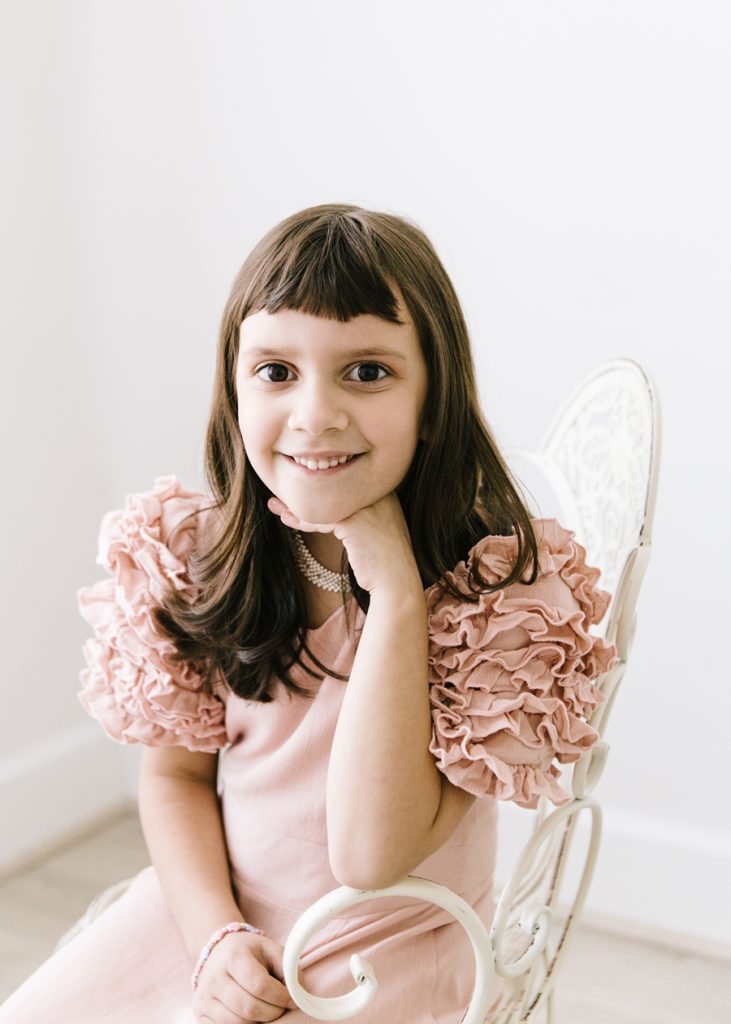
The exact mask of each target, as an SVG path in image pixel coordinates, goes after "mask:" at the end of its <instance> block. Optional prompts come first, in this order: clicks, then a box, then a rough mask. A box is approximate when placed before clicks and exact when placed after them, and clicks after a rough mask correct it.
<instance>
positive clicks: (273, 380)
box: [256, 363, 287, 384]
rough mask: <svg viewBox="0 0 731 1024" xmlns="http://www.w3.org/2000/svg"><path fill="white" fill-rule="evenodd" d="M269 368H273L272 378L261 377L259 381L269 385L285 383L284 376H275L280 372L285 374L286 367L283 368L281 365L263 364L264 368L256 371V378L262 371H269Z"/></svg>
mask: <svg viewBox="0 0 731 1024" xmlns="http://www.w3.org/2000/svg"><path fill="white" fill-rule="evenodd" d="M271 367H273V368H274V370H275V376H274V377H271V376H269V377H262V378H260V379H261V380H268V381H269V383H270V384H282V383H283V381H285V380H286V379H287V378H286V376H285V377H279V376H276V374H277V373H280V372H281V371H282V370H283V371H284V373H285V374H286V373H287V367H286V366H283V365H282V364H281V363H265V364H264V366H260V367H259V369H258V370H257V371H256V376H257V377H258V376H259V374H260V373H261V371H262V370H269V369H270V368H271Z"/></svg>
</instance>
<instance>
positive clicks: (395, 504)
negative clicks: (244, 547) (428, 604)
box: [267, 491, 421, 595]
mask: <svg viewBox="0 0 731 1024" xmlns="http://www.w3.org/2000/svg"><path fill="white" fill-rule="evenodd" d="M267 506H268V508H269V509H270V511H271V512H274V513H275V515H278V516H280V517H281V520H282V522H283V523H284V524H285V526H289V527H291V528H292V529H293V530H302V531H303V532H309V533H334V534H335V536H336V537H337V538H338V540H340V541H342V543H343V545H344V546H345V549H346V551H347V552H348V561H349V562H350V565H351V567H352V569H353V572H354V573H355V578H356V579H357V581H358V584H359V586H361V587H363V589H364V590H367V591H368V592H369V593H370V594H371V595H372V594H373V593H374V592H375V591H381V590H396V591H398V592H401V590H402V588H403V587H404V586H405V585H406V586H414V585H415V584H418V586H419V588H421V577H420V575H419V569H418V566H417V564H416V558H415V556H414V549H413V547H412V545H411V537H410V536H409V528H408V526H407V525H406V520H405V518H404V513H403V509H402V508H401V502H400V501H399V499H398V495H397V494H396V492H395V491H391V492H390V493H389V494H386V495H384V496H383V497H382V498H379V499H378V501H375V502H374V503H373V504H372V505H366V507H365V508H361V509H359V510H358V511H357V512H354V513H353V514H352V515H351V516H346V518H345V519H341V520H340V522H337V523H309V522H306V521H305V520H303V519H299V518H298V517H297V516H296V515H295V514H294V513H293V512H292V511H291V510H290V509H288V508H287V506H286V505H285V504H284V502H282V501H280V500H279V498H276V497H271V498H270V499H269V501H268V502H267Z"/></svg>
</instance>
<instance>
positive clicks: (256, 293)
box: [248, 215, 404, 324]
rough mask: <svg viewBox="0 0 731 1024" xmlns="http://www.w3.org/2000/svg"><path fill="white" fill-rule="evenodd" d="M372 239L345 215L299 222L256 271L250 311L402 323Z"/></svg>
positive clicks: (382, 262) (330, 318)
mask: <svg viewBox="0 0 731 1024" xmlns="http://www.w3.org/2000/svg"><path fill="white" fill-rule="evenodd" d="M374 243H375V240H374V238H373V236H372V235H370V234H369V233H368V231H367V229H364V228H363V226H362V225H361V224H360V223H359V222H358V221H356V220H354V219H352V218H350V217H348V216H347V215H345V216H343V215H341V216H336V217H334V218H332V217H330V218H328V219H327V220H325V219H318V220H316V221H315V222H314V223H309V224H306V225H302V224H300V225H297V226H296V227H294V229H293V230H291V231H288V232H286V233H285V234H284V236H283V237H282V238H280V239H279V240H278V244H277V245H276V247H275V249H274V251H273V252H272V253H271V255H270V258H269V259H268V260H267V261H266V263H265V266H264V267H262V268H261V270H260V274H259V275H257V277H258V280H257V281H256V282H255V284H254V288H253V289H252V291H251V293H250V295H249V303H248V305H249V312H256V311H258V310H260V309H265V310H266V311H267V312H268V313H276V312H277V311H278V310H280V309H292V310H296V311H298V312H301V313H310V314H311V315H312V316H319V317H325V318H326V319H329V320H340V321H343V322H347V321H349V320H352V319H353V317H356V316H361V315H364V314H368V313H370V314H372V315H373V316H378V317H381V318H382V319H383V320H389V321H391V322H392V323H395V324H403V323H404V321H403V320H401V319H400V318H399V315H398V299H397V298H396V295H395V294H394V292H393V291H392V288H391V285H390V284H389V276H391V278H392V275H389V274H388V273H387V270H386V267H385V266H384V260H383V258H382V256H381V253H380V252H379V251H378V250H377V249H376V245H375V244H374ZM392 282H393V283H395V281H393V278H392Z"/></svg>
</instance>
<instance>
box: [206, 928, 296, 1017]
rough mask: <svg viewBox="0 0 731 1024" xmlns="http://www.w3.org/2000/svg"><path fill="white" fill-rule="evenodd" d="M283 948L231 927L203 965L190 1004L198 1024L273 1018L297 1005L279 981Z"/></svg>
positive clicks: (282, 974) (280, 978)
mask: <svg viewBox="0 0 731 1024" xmlns="http://www.w3.org/2000/svg"><path fill="white" fill-rule="evenodd" d="M283 952H284V947H283V946H280V945H279V943H278V942H275V941H274V939H270V938H268V937H267V936H266V935H256V934H254V933H253V932H231V933H230V934H229V935H226V936H225V937H224V938H223V939H221V941H220V942H219V943H218V945H216V946H214V947H213V950H212V951H211V955H210V956H209V957H208V959H207V960H206V962H205V964H204V965H203V970H202V971H201V973H200V975H199V977H198V987H197V988H196V990H195V992H194V993H193V1003H192V1009H193V1013H194V1014H195V1016H196V1019H197V1020H199V1021H201V1022H202V1024H252V1022H254V1021H263V1020H276V1019H277V1018H278V1017H281V1016H282V1014H283V1013H284V1011H285V1010H294V1009H296V1008H297V1004H296V1003H295V1001H294V1000H293V999H292V997H291V996H290V994H289V992H288V991H287V988H286V986H285V985H284V984H283V979H284V969H283V966H282V954H283Z"/></svg>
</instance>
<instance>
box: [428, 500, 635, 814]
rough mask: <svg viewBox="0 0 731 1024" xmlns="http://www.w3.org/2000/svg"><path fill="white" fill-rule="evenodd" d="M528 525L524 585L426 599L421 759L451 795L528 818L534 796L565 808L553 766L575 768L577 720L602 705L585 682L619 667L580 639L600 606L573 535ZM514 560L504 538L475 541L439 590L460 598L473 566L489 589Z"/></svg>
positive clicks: (589, 639) (592, 574) (602, 643)
mask: <svg viewBox="0 0 731 1024" xmlns="http://www.w3.org/2000/svg"><path fill="white" fill-rule="evenodd" d="M532 522H533V526H534V529H535V531H536V537H537V542H538V563H539V570H540V575H539V578H538V579H537V580H536V582H535V583H533V584H532V585H530V586H526V585H524V584H522V583H511V584H510V585H509V586H507V587H503V588H502V589H500V590H497V591H495V592H494V593H489V594H484V595H481V596H480V599H479V601H478V602H477V603H476V604H469V603H467V602H459V601H457V600H456V599H455V598H454V597H452V595H450V594H449V592H448V591H447V590H445V588H444V587H442V586H440V585H438V584H435V585H434V586H432V587H430V588H429V590H428V591H427V609H428V613H429V636H430V640H429V670H430V671H429V679H430V691H429V692H430V699H431V705H432V721H433V729H432V739H431V743H430V744H429V749H430V751H431V752H432V753H433V754H434V755H435V757H436V759H437V765H438V767H439V769H440V771H442V772H443V773H444V774H445V775H446V776H447V778H448V779H449V780H450V781H451V782H453V783H454V784H455V785H456V786H460V787H461V788H462V789H466V790H468V791H469V792H470V793H474V794H475V795H476V796H484V795H485V794H490V795H491V796H495V797H496V798H497V799H498V800H512V801H514V802H515V803H516V804H518V806H520V807H529V808H535V807H537V806H538V798H539V796H540V795H541V794H545V796H546V797H548V799H549V800H551V801H552V802H553V803H554V804H556V805H559V806H560V805H561V804H565V803H568V801H569V800H570V799H571V796H570V795H569V794H568V793H567V792H566V791H565V790H564V789H563V788H562V787H561V786H560V785H559V784H558V782H557V781H556V780H557V779H558V778H560V770H559V768H558V767H557V766H556V765H555V764H553V763H552V761H553V759H554V757H555V758H556V760H558V761H559V762H560V763H561V764H568V763H570V762H572V761H577V760H578V759H579V758H580V757H581V756H582V754H583V753H584V752H585V751H586V750H588V749H589V748H590V747H591V746H593V745H594V743H596V741H597V739H598V733H597V731H596V730H595V729H593V728H592V727H591V726H590V725H587V723H586V722H584V721H582V717H580V716H583V717H587V718H588V717H591V715H592V714H593V712H594V710H595V709H596V708H597V707H598V706H599V705H600V704H601V703H602V702H603V701H604V700H605V697H604V694H603V693H602V692H601V691H600V690H599V689H598V688H597V687H596V686H595V685H594V683H593V680H594V679H596V678H597V677H598V676H600V675H601V674H603V673H604V672H606V671H607V670H608V669H610V668H611V667H612V666H613V665H615V664H616V663H617V661H618V656H617V650H616V647H615V646H614V644H610V643H608V642H607V641H606V640H605V639H604V638H602V637H596V636H592V635H591V634H590V633H589V631H588V627H589V626H590V625H591V624H596V623H599V622H600V621H601V619H602V618H603V616H604V613H605V612H606V610H607V608H608V606H609V602H610V599H611V595H610V594H609V593H608V592H607V591H605V590H600V589H599V588H598V587H597V586H596V581H597V579H598V578H599V570H598V569H595V568H590V567H589V566H587V564H586V550H585V549H584V548H583V547H582V546H581V544H579V543H577V542H576V541H575V540H574V539H573V538H574V533H573V531H571V530H564V529H563V528H562V527H561V526H559V524H558V522H557V521H556V520H555V519H544V520H539V519H534V520H532ZM517 550H518V542H517V539H516V538H515V537H498V536H488V537H484V538H483V539H482V540H480V541H479V542H478V543H477V544H476V545H475V546H474V547H473V548H472V549H471V551H470V552H469V555H468V558H467V560H466V562H464V561H463V562H460V563H459V565H458V566H457V567H456V569H455V570H454V572H453V573H451V574H450V576H451V581H450V582H455V583H456V585H457V586H458V587H459V588H460V589H462V590H464V591H468V590H469V588H468V586H467V576H468V572H469V569H470V568H471V566H472V564H473V563H474V562H475V561H477V562H478V563H479V566H480V572H481V575H482V577H483V578H484V579H486V580H487V582H488V583H491V584H493V583H496V582H498V580H500V579H505V577H506V576H507V574H508V573H509V571H510V568H511V566H512V565H513V563H514V561H515V556H516V554H517ZM524 575H527V574H524Z"/></svg>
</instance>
